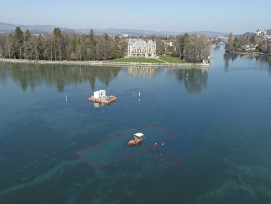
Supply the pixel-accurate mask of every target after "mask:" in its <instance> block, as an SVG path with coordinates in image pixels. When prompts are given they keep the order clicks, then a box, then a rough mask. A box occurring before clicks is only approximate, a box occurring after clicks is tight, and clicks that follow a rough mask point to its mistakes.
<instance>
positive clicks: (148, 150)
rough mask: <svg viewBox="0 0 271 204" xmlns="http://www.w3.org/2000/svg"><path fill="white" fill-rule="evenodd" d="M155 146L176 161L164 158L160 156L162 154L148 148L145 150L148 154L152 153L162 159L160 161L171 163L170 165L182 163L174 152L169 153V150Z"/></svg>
mask: <svg viewBox="0 0 271 204" xmlns="http://www.w3.org/2000/svg"><path fill="white" fill-rule="evenodd" d="M156 148H157V149H159V150H161V151H163V152H164V153H165V154H167V155H169V156H171V157H173V158H175V159H176V161H177V162H171V161H169V160H167V159H165V158H164V157H162V156H160V155H158V154H156V153H155V152H153V151H152V150H151V149H150V148H148V149H147V152H148V153H150V154H152V155H155V156H156V157H157V158H159V159H160V160H162V161H164V162H167V163H168V164H170V165H172V166H177V165H178V164H182V163H183V162H184V161H183V160H182V159H181V158H179V157H178V156H176V155H175V154H172V153H170V152H168V151H166V150H164V149H163V148H161V147H156Z"/></svg>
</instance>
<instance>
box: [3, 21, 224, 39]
mask: <svg viewBox="0 0 271 204" xmlns="http://www.w3.org/2000/svg"><path fill="white" fill-rule="evenodd" d="M17 26H19V27H20V28H21V29H22V30H23V31H25V30H27V29H28V30H29V31H30V32H32V33H38V34H46V33H52V32H53V30H54V28H57V27H58V26H54V25H16V24H9V23H3V22H0V33H10V32H13V31H14V30H15V28H16V27H17ZM60 29H61V30H65V31H68V32H76V33H81V34H86V33H89V32H90V28H89V29H70V28H61V27H60ZM93 30H94V32H95V33H97V34H103V33H107V34H109V35H118V34H120V35H129V36H139V35H156V36H161V35H164V36H169V35H181V34H184V33H185V32H172V31H152V30H139V29H116V28H108V29H93ZM187 33H189V34H191V33H201V34H204V35H207V36H225V35H227V34H226V33H220V32H212V31H198V32H196V31H195V32H187Z"/></svg>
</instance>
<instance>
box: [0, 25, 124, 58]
mask: <svg viewBox="0 0 271 204" xmlns="http://www.w3.org/2000/svg"><path fill="white" fill-rule="evenodd" d="M125 49H126V45H125V43H123V41H121V37H120V36H115V37H114V38H111V37H109V35H108V34H104V35H101V36H100V35H95V34H94V32H93V30H90V33H89V34H86V35H79V34H76V33H68V32H63V31H62V30H61V29H60V28H55V29H54V30H53V33H52V34H49V35H34V34H31V32H30V31H29V30H26V31H25V32H23V31H22V30H21V28H20V27H16V29H15V32H14V33H10V34H9V35H1V36H0V56H2V57H5V58H13V59H28V60H50V61H54V60H60V61H61V60H78V61H83V60H110V59H114V58H120V57H123V56H124V51H125Z"/></svg>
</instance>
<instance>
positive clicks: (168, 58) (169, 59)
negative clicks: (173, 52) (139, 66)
mask: <svg viewBox="0 0 271 204" xmlns="http://www.w3.org/2000/svg"><path fill="white" fill-rule="evenodd" d="M159 59H160V60H159ZM159 59H154V58H141V57H139V58H137V57H129V58H119V59H114V60H111V62H141V63H165V62H168V63H182V62H181V61H180V59H179V58H178V57H172V56H169V55H162V56H160V57H159Z"/></svg>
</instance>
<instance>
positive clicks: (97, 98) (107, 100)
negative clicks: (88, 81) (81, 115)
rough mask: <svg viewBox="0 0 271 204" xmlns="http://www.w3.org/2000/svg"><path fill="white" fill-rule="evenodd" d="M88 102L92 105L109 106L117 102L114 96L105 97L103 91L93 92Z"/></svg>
mask: <svg viewBox="0 0 271 204" xmlns="http://www.w3.org/2000/svg"><path fill="white" fill-rule="evenodd" d="M88 100H89V101H91V102H94V103H103V104H111V103H113V102H116V101H117V97H115V96H106V91H105V90H99V91H95V92H94V94H93V96H91V97H89V98H88Z"/></svg>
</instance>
